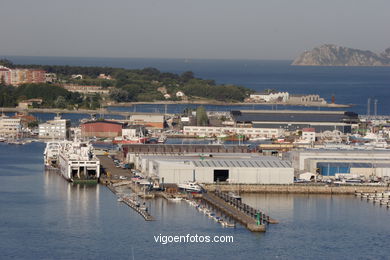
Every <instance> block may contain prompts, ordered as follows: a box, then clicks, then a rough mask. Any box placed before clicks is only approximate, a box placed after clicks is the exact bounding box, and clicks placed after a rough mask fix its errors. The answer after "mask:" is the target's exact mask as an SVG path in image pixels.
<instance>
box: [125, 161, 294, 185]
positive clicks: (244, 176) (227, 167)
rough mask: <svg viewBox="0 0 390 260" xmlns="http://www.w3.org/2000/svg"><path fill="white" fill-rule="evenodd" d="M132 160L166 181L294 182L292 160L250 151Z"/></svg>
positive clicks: (138, 167)
mask: <svg viewBox="0 0 390 260" xmlns="http://www.w3.org/2000/svg"><path fill="white" fill-rule="evenodd" d="M128 159H129V162H132V163H134V165H135V167H136V168H137V169H139V170H140V171H141V172H142V173H143V174H145V175H146V176H148V177H157V178H158V179H159V180H160V182H164V183H176V184H179V183H185V182H187V181H193V180H195V181H197V182H199V183H215V182H227V183H241V184H291V183H293V179H294V170H293V168H292V166H291V163H290V162H288V161H284V160H279V159H278V158H276V157H271V156H268V157H266V156H258V155H252V154H249V155H248V154H247V155H243V156H237V154H218V155H216V156H214V155H213V156H212V157H210V155H208V156H207V155H186V156H156V155H154V156H152V155H139V156H136V155H134V154H133V155H130V156H129V157H128Z"/></svg>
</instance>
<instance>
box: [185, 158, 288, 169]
mask: <svg viewBox="0 0 390 260" xmlns="http://www.w3.org/2000/svg"><path fill="white" fill-rule="evenodd" d="M192 163H193V164H194V166H195V167H208V168H232V167H233V168H291V163H290V162H288V161H280V160H272V161H262V160H256V161H255V160H204V161H192Z"/></svg>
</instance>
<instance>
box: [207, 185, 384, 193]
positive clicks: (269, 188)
mask: <svg viewBox="0 0 390 260" xmlns="http://www.w3.org/2000/svg"><path fill="white" fill-rule="evenodd" d="M204 188H205V189H206V190H207V191H215V190H216V189H218V190H220V191H223V192H230V191H232V192H241V193H254V194H256V193H258V194H261V193H274V194H328V195H352V194H355V192H365V193H375V192H384V191H387V190H389V187H388V186H383V185H339V186H335V185H313V184H311V185H310V184H286V185H283V184H230V185H229V184H218V185H217V184H204Z"/></svg>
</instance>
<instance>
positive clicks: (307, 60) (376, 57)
mask: <svg viewBox="0 0 390 260" xmlns="http://www.w3.org/2000/svg"><path fill="white" fill-rule="evenodd" d="M291 65H296V66H390V48H387V49H386V50H385V51H384V52H382V53H380V54H376V53H374V52H372V51H366V50H359V49H352V48H348V47H342V46H337V45H334V44H324V45H321V46H319V47H315V48H314V49H312V50H311V51H305V52H303V53H302V54H301V55H300V56H299V57H298V58H296V59H295V60H294V61H293V63H292V64H291Z"/></svg>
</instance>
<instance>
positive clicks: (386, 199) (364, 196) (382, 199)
mask: <svg viewBox="0 0 390 260" xmlns="http://www.w3.org/2000/svg"><path fill="white" fill-rule="evenodd" d="M355 196H356V197H357V198H360V199H361V200H362V201H363V200H367V202H372V203H374V204H377V205H379V206H383V207H386V208H390V191H389V190H386V191H384V192H377V191H375V192H374V193H364V192H356V193H355Z"/></svg>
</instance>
